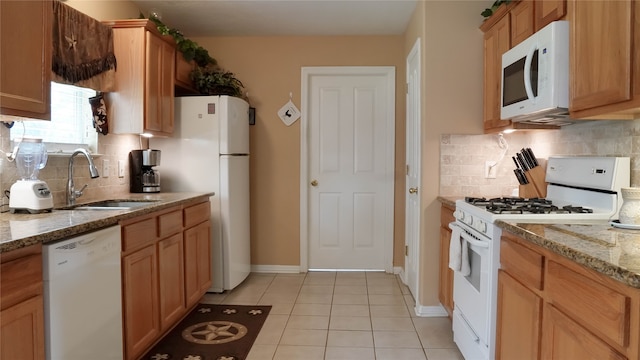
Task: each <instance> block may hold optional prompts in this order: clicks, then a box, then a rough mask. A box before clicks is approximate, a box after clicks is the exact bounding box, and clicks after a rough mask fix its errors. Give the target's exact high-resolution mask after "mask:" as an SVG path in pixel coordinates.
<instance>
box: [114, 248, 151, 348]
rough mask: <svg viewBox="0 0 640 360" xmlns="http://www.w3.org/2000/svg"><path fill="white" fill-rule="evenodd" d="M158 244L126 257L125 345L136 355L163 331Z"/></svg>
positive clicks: (124, 277)
mask: <svg viewBox="0 0 640 360" xmlns="http://www.w3.org/2000/svg"><path fill="white" fill-rule="evenodd" d="M157 260H158V256H157V255H156V246H155V244H153V245H149V246H147V247H145V248H142V249H141V250H139V251H136V252H134V253H132V254H130V255H127V256H125V257H124V258H123V259H122V281H123V285H122V286H123V296H124V321H125V325H126V326H125V328H124V333H125V349H126V353H127V359H135V358H137V357H138V356H140V355H141V353H142V352H143V351H145V350H146V349H147V347H148V346H149V345H151V344H152V343H153V342H154V341H155V340H156V338H157V337H158V336H159V335H160V322H159V317H158V302H159V299H158V276H157V274H158V266H157V263H158V261H157Z"/></svg>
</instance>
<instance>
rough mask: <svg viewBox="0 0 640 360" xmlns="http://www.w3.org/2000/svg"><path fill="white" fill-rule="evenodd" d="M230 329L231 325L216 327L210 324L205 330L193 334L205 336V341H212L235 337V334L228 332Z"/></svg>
mask: <svg viewBox="0 0 640 360" xmlns="http://www.w3.org/2000/svg"><path fill="white" fill-rule="evenodd" d="M230 328H231V325H225V326H215V325H213V324H209V325H207V326H206V327H205V329H204V330H200V331H194V332H192V334H193V335H204V338H205V340H207V341H210V340H213V339H215V338H217V337H220V336H234V335H235V334H234V333H232V332H229V331H228V330H229V329H230Z"/></svg>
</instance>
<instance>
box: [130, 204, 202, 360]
mask: <svg viewBox="0 0 640 360" xmlns="http://www.w3.org/2000/svg"><path fill="white" fill-rule="evenodd" d="M209 209H210V203H209V201H208V199H207V200H206V201H203V200H202V199H200V200H199V201H195V202H193V203H189V204H187V205H185V206H177V207H173V208H169V209H166V210H161V211H158V212H155V213H152V214H147V215H144V216H141V217H138V218H135V219H129V220H126V221H123V222H121V226H122V244H123V246H122V249H123V257H122V272H123V275H122V276H123V303H124V336H125V339H124V340H125V353H126V359H137V358H139V357H140V356H141V355H142V354H143V353H144V352H145V351H148V349H149V348H150V347H151V346H153V344H154V343H155V342H156V341H157V340H158V339H160V337H161V336H163V335H164V334H165V333H167V332H168V331H169V330H170V329H171V328H172V327H173V326H174V325H175V324H177V323H178V322H179V321H180V320H181V319H182V318H183V317H184V316H185V315H186V314H187V312H188V311H189V310H190V309H191V308H193V306H195V305H196V304H197V303H198V301H199V300H200V298H201V297H202V295H204V293H205V292H206V291H207V290H208V289H209V286H210V285H211V276H212V274H211V268H212V265H211V236H210V235H211V230H210V228H211V222H210V219H209V214H210V212H209Z"/></svg>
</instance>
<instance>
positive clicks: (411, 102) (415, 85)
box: [404, 39, 421, 299]
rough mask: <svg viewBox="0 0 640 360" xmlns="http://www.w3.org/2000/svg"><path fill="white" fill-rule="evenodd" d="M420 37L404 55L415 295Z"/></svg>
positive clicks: (409, 259)
mask: <svg viewBox="0 0 640 360" xmlns="http://www.w3.org/2000/svg"><path fill="white" fill-rule="evenodd" d="M420 131H421V130H420V39H417V40H416V43H415V45H414V46H413V49H412V50H411V52H410V53H409V56H408V57H407V122H406V161H407V168H406V177H405V246H406V251H405V258H404V271H405V282H406V285H407V286H408V287H409V290H411V293H412V294H413V297H414V298H416V299H417V298H418V286H419V281H418V273H419V267H418V264H419V252H420V217H421V216H420V194H419V185H420V172H421V170H420Z"/></svg>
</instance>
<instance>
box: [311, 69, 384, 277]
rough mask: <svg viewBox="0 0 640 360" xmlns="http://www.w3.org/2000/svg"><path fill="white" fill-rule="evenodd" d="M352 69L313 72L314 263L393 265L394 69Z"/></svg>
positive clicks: (348, 266)
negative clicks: (334, 71)
mask: <svg viewBox="0 0 640 360" xmlns="http://www.w3.org/2000/svg"><path fill="white" fill-rule="evenodd" d="M349 69H351V70H354V69H360V70H361V71H362V70H363V69H364V70H366V69H369V70H371V69H372V68H346V69H343V70H345V71H346V73H340V71H337V72H336V73H331V72H329V73H327V74H319V75H316V76H310V77H308V80H309V81H308V84H307V96H308V99H307V100H308V101H307V103H306V106H307V107H308V108H307V109H306V112H305V113H306V114H307V116H308V139H309V143H308V157H307V159H308V164H307V171H308V173H307V174H308V179H307V181H308V182H307V183H303V184H302V186H305V187H308V192H307V196H308V204H307V205H308V206H307V214H308V223H307V224H306V225H307V229H308V234H307V236H308V246H309V247H308V268H309V269H369V270H373V269H375V270H387V271H390V270H391V261H392V260H391V255H392V252H393V250H392V249H393V248H392V244H393V185H394V182H393V159H394V140H393V139H394V137H393V134H394V127H395V125H394V107H393V100H394V98H395V97H394V91H393V89H394V84H395V80H394V75H393V72H392V71H388V70H389V68H378V69H386V70H387V71H386V72H383V73H382V74H381V73H380V72H379V71H378V72H376V71H369V72H368V71H364V72H363V73H358V72H357V71H356V73H353V72H350V71H349ZM373 69H375V68H373ZM390 84H392V85H391V86H390ZM303 178H304V176H303Z"/></svg>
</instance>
